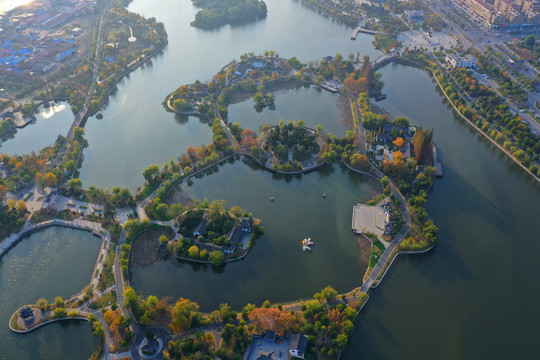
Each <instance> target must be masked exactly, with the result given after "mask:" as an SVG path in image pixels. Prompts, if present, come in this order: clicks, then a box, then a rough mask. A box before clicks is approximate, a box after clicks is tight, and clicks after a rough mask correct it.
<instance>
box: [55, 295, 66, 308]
mask: <svg viewBox="0 0 540 360" xmlns="http://www.w3.org/2000/svg"><path fill="white" fill-rule="evenodd" d="M54 304H55V305H56V307H57V308H63V307H64V306H65V303H64V299H62V297H60V296H57V297H56V298H54Z"/></svg>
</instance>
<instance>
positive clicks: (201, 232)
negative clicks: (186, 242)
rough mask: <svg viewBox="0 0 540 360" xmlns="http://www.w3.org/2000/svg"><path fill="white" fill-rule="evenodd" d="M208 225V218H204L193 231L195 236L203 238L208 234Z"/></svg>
mask: <svg viewBox="0 0 540 360" xmlns="http://www.w3.org/2000/svg"><path fill="white" fill-rule="evenodd" d="M206 224H208V220H206V218H202V220H201V222H200V223H199V224H198V225H197V226H196V227H195V229H193V236H201V235H204V234H206Z"/></svg>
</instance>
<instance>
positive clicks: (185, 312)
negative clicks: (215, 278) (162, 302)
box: [170, 298, 199, 332]
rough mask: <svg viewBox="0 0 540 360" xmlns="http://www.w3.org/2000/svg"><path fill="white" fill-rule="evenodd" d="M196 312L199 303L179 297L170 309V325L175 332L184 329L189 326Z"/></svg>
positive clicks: (195, 316) (197, 312)
mask: <svg viewBox="0 0 540 360" xmlns="http://www.w3.org/2000/svg"><path fill="white" fill-rule="evenodd" d="M198 314H199V305H197V303H195V302H193V301H191V300H188V299H183V298H180V300H178V301H177V302H176V304H175V305H174V307H173V309H172V312H171V315H172V322H171V325H170V326H171V328H172V329H173V330H174V331H176V332H182V331H186V330H188V329H190V328H191V325H192V324H193V321H194V320H195V319H196V318H197V316H198Z"/></svg>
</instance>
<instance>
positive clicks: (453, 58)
mask: <svg viewBox="0 0 540 360" xmlns="http://www.w3.org/2000/svg"><path fill="white" fill-rule="evenodd" d="M446 62H448V63H449V64H450V65H451V66H452V67H453V68H454V69H455V68H467V69H476V58H475V57H474V56H472V55H464V56H460V55H456V54H449V55H446Z"/></svg>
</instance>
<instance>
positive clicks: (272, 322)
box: [249, 308, 298, 334]
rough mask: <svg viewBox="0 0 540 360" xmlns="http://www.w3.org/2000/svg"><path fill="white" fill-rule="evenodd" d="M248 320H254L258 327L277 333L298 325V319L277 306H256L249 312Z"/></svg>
mask: <svg viewBox="0 0 540 360" xmlns="http://www.w3.org/2000/svg"><path fill="white" fill-rule="evenodd" d="M249 320H251V321H252V322H254V323H255V326H256V327H257V328H258V329H266V330H273V331H275V332H277V333H279V334H283V333H285V332H286V331H289V330H293V329H295V328H296V327H297V326H298V321H297V319H296V317H295V316H294V315H293V314H292V313H291V312H289V311H283V310H280V309H278V308H256V309H254V310H252V311H251V313H250V314H249Z"/></svg>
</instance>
